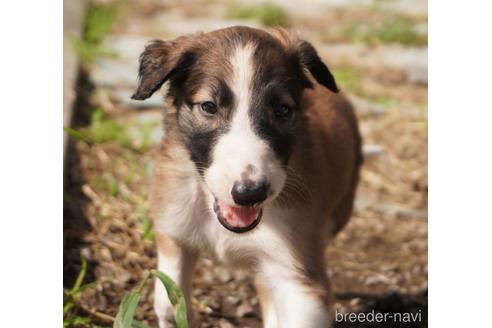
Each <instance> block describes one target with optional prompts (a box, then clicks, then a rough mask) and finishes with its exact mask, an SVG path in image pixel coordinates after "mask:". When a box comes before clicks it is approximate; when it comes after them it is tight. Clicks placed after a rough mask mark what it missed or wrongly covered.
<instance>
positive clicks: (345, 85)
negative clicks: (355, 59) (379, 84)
mask: <svg viewBox="0 0 492 328" xmlns="http://www.w3.org/2000/svg"><path fill="white" fill-rule="evenodd" d="M332 73H333V76H334V77H335V81H336V83H337V84H338V85H339V86H340V88H341V89H342V90H345V91H347V92H350V93H354V94H358V95H359V94H361V93H362V87H361V83H360V75H359V72H358V71H357V70H355V69H354V68H351V67H344V66H341V67H337V68H335V69H333V70H332Z"/></svg>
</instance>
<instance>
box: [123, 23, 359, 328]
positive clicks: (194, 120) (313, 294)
mask: <svg viewBox="0 0 492 328" xmlns="http://www.w3.org/2000/svg"><path fill="white" fill-rule="evenodd" d="M139 77H140V83H139V86H138V89H137V91H136V92H135V94H134V95H133V98H134V99H140V100H143V99H146V98H148V97H150V96H151V95H152V94H153V93H154V92H155V91H156V90H158V89H159V88H160V87H161V86H162V85H163V84H164V83H165V82H166V81H169V90H168V92H167V96H166V101H167V107H166V110H165V132H166V136H165V138H164V140H163V142H162V146H161V149H160V151H159V155H158V158H157V162H156V167H155V180H154V184H153V188H152V191H151V195H150V202H151V212H152V216H153V219H154V222H155V230H156V235H157V244H158V261H159V264H158V267H159V269H160V270H162V271H164V272H166V273H167V274H169V275H170V276H171V277H172V278H173V279H174V280H175V281H176V282H177V283H178V284H179V285H180V286H181V287H182V288H183V290H184V293H185V295H186V298H187V300H188V304H190V305H191V303H190V302H189V301H190V287H191V286H190V281H191V277H192V273H193V268H194V265H195V263H196V261H197V258H198V256H199V254H200V253H201V252H203V251H205V252H208V253H210V254H213V255H214V256H215V257H216V258H217V259H218V260H220V261H222V262H224V263H226V264H231V265H239V266H245V267H249V268H252V269H253V270H254V272H255V273H256V283H257V289H258V294H259V297H260V300H261V306H262V312H263V321H264V326H265V327H283V328H285V327H295V328H299V327H303V328H306V327H323V328H324V327H328V326H329V325H330V322H331V319H330V317H329V312H328V302H329V296H330V292H329V282H328V278H327V276H326V268H325V261H324V250H325V247H326V245H327V242H328V241H329V240H330V239H331V238H332V237H333V236H334V235H335V233H336V232H337V231H338V230H339V229H340V228H341V227H342V226H343V225H344V224H345V223H346V222H347V220H348V218H349V216H350V213H351V210H352V203H353V199H354V194H355V188H356V185H357V180H358V171H359V167H360V165H361V162H362V160H361V150H360V144H361V141H360V137H359V132H358V128H357V121H356V118H355V116H354V113H353V110H352V107H351V105H350V104H349V102H348V101H347V99H346V98H345V97H344V96H343V95H341V94H339V93H338V88H337V86H336V84H335V81H334V78H333V76H332V74H331V73H330V71H329V70H328V68H327V66H326V65H325V64H324V63H323V62H322V61H321V60H320V58H319V57H318V55H317V53H316V51H315V49H314V48H313V47H312V45H311V44H309V43H308V42H306V41H302V40H300V39H298V38H297V37H294V36H292V35H291V34H289V33H288V32H286V31H283V30H274V31H270V32H265V31H261V30H258V29H253V28H248V27H231V28H226V29H222V30H218V31H214V32H210V33H202V34H194V35H188V36H183V37H180V38H177V39H175V40H173V41H153V42H152V43H150V44H149V45H148V46H147V47H146V48H145V50H144V52H143V53H142V55H141V57H140V71H139ZM170 306H171V305H170V304H169V301H168V300H167V297H166V291H165V289H164V288H163V287H162V286H161V285H160V284H159V283H157V284H156V287H155V310H156V313H157V315H158V318H159V325H160V327H161V328H162V327H167V320H169V318H170V313H172V312H171V311H169V310H170ZM188 308H189V309H190V311H189V313H188V316H189V318H190V319H193V313H192V311H191V306H189V307H188Z"/></svg>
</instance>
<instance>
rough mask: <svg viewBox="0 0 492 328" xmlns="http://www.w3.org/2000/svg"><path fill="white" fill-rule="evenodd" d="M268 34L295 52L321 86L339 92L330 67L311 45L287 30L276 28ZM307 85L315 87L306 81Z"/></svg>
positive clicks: (302, 64) (303, 65)
mask: <svg viewBox="0 0 492 328" xmlns="http://www.w3.org/2000/svg"><path fill="white" fill-rule="evenodd" d="M268 32H269V33H270V34H271V35H272V36H273V37H275V38H277V39H278V41H280V43H281V44H282V46H283V47H285V48H286V49H287V50H288V51H292V52H294V55H295V56H296V57H297V60H298V61H299V63H300V64H301V66H302V67H303V68H305V69H307V70H308V71H309V72H310V73H311V75H312V76H313V77H314V78H315V79H316V81H318V83H319V84H321V85H323V86H325V87H327V88H328V89H329V90H331V91H333V92H338V87H337V84H336V83H335V78H334V77H333V75H332V74H331V72H330V70H329V69H328V66H326V65H325V63H323V61H322V60H321V58H319V56H318V53H317V52H316V49H314V47H313V46H312V45H311V43H309V42H307V41H304V40H302V39H301V38H299V37H298V36H297V35H296V34H295V33H293V32H290V31H288V30H286V29H282V28H275V29H271V30H268ZM305 83H306V85H307V87H310V88H312V87H313V85H312V83H311V82H310V81H309V80H307V79H306V81H305Z"/></svg>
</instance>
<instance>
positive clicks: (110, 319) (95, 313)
mask: <svg viewBox="0 0 492 328" xmlns="http://www.w3.org/2000/svg"><path fill="white" fill-rule="evenodd" d="M75 307H77V308H79V309H81V310H82V311H83V312H85V313H87V314H89V315H90V316H93V317H94V318H96V319H99V320H101V321H105V322H114V321H115V320H116V319H115V318H114V317H112V316H110V315H107V314H105V313H102V312H98V311H95V310H92V309H89V308H86V307H85V306H83V305H81V304H75Z"/></svg>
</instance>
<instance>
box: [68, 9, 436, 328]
mask: <svg viewBox="0 0 492 328" xmlns="http://www.w3.org/2000/svg"><path fill="white" fill-rule="evenodd" d="M278 3H282V4H283V5H282V6H283V12H282V15H283V16H275V15H274V16H275V17H277V18H276V19H281V20H282V21H283V23H285V24H287V25H288V26H290V27H293V28H296V29H299V30H301V31H302V32H303V34H304V35H305V36H306V37H307V38H308V39H309V40H311V41H312V42H313V43H314V44H315V46H316V47H317V48H318V49H319V51H320V53H321V54H322V56H323V57H324V59H325V60H326V62H327V63H328V64H329V66H330V67H331V68H332V70H333V71H334V74H335V75H336V78H337V81H338V83H339V84H340V85H341V86H342V89H343V90H344V91H345V92H347V93H348V94H349V96H350V98H351V99H352V100H353V102H354V104H355V105H356V107H357V110H358V115H359V118H360V122H361V129H362V133H363V137H364V143H365V144H366V145H369V147H368V151H369V152H370V153H371V154H372V155H371V156H370V157H368V158H367V160H366V164H365V165H364V168H363V172H362V181H361V185H360V188H359V192H358V198H357V204H356V211H355V213H354V217H353V218H352V220H351V221H350V222H349V224H348V226H347V227H346V229H345V230H343V232H342V233H340V234H339V235H338V236H337V238H336V240H335V241H334V243H333V244H332V245H331V246H330V247H329V248H328V250H327V253H326V254H327V260H328V262H329V270H328V274H329V277H330V278H331V280H332V284H333V291H334V303H335V306H334V309H335V310H336V311H338V312H339V313H347V312H370V311H372V310H373V309H375V310H376V311H380V312H391V313H393V312H402V313H403V312H409V313H410V312H411V313H419V311H420V313H422V316H421V320H420V322H416V323H405V324H401V323H391V322H387V323H386V324H384V325H381V324H379V325H378V324H375V323H367V322H366V323H359V324H356V323H348V322H346V321H345V322H335V327H376V326H379V327H426V326H427V47H426V45H425V44H426V27H427V25H426V17H427V12H426V5H425V6H422V5H421V4H419V5H418V6H416V5H414V3H413V2H409V1H403V0H391V1H376V0H375V1H355V0H353V1H349V0H347V1H328V2H327V3H329V4H328V5H327V4H325V3H326V2H323V1H315V0H311V1H303V3H306V4H305V6H302V10H297V8H298V6H296V5H293V3H294V2H293V1H287V2H284V1H282V2H278ZM422 3H424V2H422ZM425 3H426V2H425ZM233 6H236V7H233ZM241 10H242V9H241V8H237V5H231V4H230V2H224V1H219V0H204V1H185V2H180V4H179V5H177V4H173V2H158V1H146V2H140V1H129V2H128V3H127V4H126V5H125V6H124V7H123V8H122V11H121V15H120V17H119V19H118V20H117V21H116V23H115V25H114V26H113V28H112V29H111V33H110V34H109V35H108V36H107V37H106V39H105V40H106V41H105V44H107V45H108V47H109V48H110V49H111V51H112V52H114V53H116V54H117V56H98V58H97V59H96V60H95V61H93V62H92V64H90V65H88V67H87V73H88V75H87V76H82V77H81V79H80V83H79V88H80V89H79V90H78V91H79V98H80V99H79V102H78V109H77V117H76V126H75V129H78V130H79V131H83V132H84V135H85V136H86V137H87V138H86V139H84V138H82V139H83V140H77V139H73V138H72V140H71V142H70V145H69V150H68V162H67V170H66V173H67V179H66V190H65V193H64V214H65V225H64V241H65V252H64V277H65V279H64V287H66V288H69V287H70V286H71V285H72V284H73V282H74V280H75V277H76V275H77V274H78V272H79V270H80V253H81V252H82V254H83V255H84V256H85V257H86V258H87V259H88V262H89V266H88V275H87V277H86V280H85V281H86V282H92V284H91V285H90V286H89V287H88V288H86V289H85V290H84V291H83V293H82V295H81V299H80V303H81V304H83V305H84V306H85V307H88V308H92V309H94V310H97V311H100V312H102V313H106V314H108V315H112V316H114V315H115V313H116V310H117V306H118V304H119V302H120V300H121V298H122V296H123V295H124V293H126V292H128V291H129V290H131V288H133V287H135V286H136V284H137V283H138V282H139V281H140V279H141V277H142V272H144V271H145V270H146V269H150V268H153V267H154V266H155V250H154V242H153V239H152V233H151V230H150V225H149V224H150V221H149V218H148V216H147V203H146V197H147V187H148V184H149V179H150V178H151V171H152V160H151V159H152V153H153V151H154V150H155V147H156V146H157V144H158V142H159V140H160V139H161V137H162V136H163V131H162V127H161V119H162V118H161V115H160V109H159V108H160V107H161V106H162V104H161V97H162V92H160V93H159V94H157V95H154V96H153V97H152V98H151V99H149V100H147V101H146V102H143V103H137V102H133V101H131V100H130V99H129V95H130V94H131V93H132V91H133V88H134V87H135V82H136V72H137V58H138V55H139V53H140V52H141V50H142V49H143V46H144V44H145V43H146V42H148V41H149V40H151V39H154V38H163V39H169V38H173V37H176V36H178V35H181V34H185V33H190V32H194V31H197V30H211V29H215V28H220V27H225V26H229V25H235V24H243V25H244V24H247V25H253V26H262V23H261V21H268V19H269V17H270V16H269V17H267V18H261V17H260V16H258V14H256V15H257V16H254V15H253V16H254V17H253V18H247V19H241V18H238V17H243V16H245V15H244V14H241ZM238 12H239V13H238ZM270 15H271V14H270ZM246 16H247V15H246ZM258 17H260V18H258ZM278 17H283V18H278ZM385 24H386V25H385ZM385 29H389V30H391V31H393V33H385V32H384V31H385ZM395 31H396V32H395ZM95 108H98V109H97V110H94V109H95ZM108 131H109V132H108ZM88 139H90V140H89V141H88ZM194 287H195V288H194V292H193V296H194V298H195V300H196V304H195V306H196V307H197V308H198V310H199V314H200V319H201V322H202V324H201V326H202V327H260V326H261V319H260V318H261V316H260V312H259V305H258V299H257V298H256V296H255V293H254V288H253V284H252V280H251V276H250V274H249V273H248V272H242V271H235V270H230V269H227V268H224V267H222V266H220V265H218V264H216V263H214V262H212V261H210V260H206V259H204V260H202V261H201V262H200V264H199V266H198V269H197V274H196V276H195V279H194ZM152 298H153V296H152V289H151V286H150V284H149V286H148V288H147V289H146V292H145V296H144V298H143V299H142V301H141V305H140V307H139V309H138V311H137V317H138V319H141V320H143V321H145V322H147V323H149V324H151V325H154V326H155V317H154V314H153V312H152ZM73 315H80V316H86V314H84V313H83V312H81V311H77V310H76V311H75V312H74V314H73ZM91 321H92V324H97V325H98V326H110V324H109V323H107V322H104V321H100V320H99V321H98V320H91ZM90 325H91V323H87V324H80V325H72V327H91V326H90Z"/></svg>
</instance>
